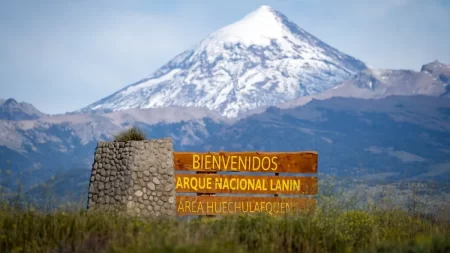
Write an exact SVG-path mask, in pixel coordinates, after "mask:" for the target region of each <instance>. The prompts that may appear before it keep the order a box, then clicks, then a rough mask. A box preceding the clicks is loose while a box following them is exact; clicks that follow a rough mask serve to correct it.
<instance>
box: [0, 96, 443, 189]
mask: <svg viewBox="0 0 450 253" xmlns="http://www.w3.org/2000/svg"><path fill="white" fill-rule="evenodd" d="M131 125H137V126H138V127H140V128H142V129H143V130H144V131H145V132H146V133H147V136H148V138H162V137H171V138H172V139H173V140H174V148H175V150H178V151H217V150H226V151H248V150H257V151H258V150H259V151H264V150H265V151H298V150H317V151H318V152H319V170H320V172H326V173H338V174H341V175H347V174H348V173H356V172H357V171H358V173H360V175H361V176H370V177H374V178H378V179H380V178H381V179H383V180H384V179H387V178H390V179H412V178H420V179H434V180H450V170H449V168H450V167H449V165H450V99H448V98H443V97H430V96H391V97H387V98H382V99H376V100H374V99H355V98H332V99H327V100H313V101H312V102H310V103H308V104H306V105H304V106H301V107H297V108H292V109H280V108H276V107H271V108H268V109H267V111H265V112H263V113H261V114H255V115H252V116H249V117H247V118H244V119H240V120H236V119H227V118H225V117H222V116H220V115H218V114H217V113H214V112H212V111H208V110H206V109H201V108H157V109H146V110H143V109H133V110H126V111H119V112H112V113H102V114H85V115H82V114H74V115H58V116H48V117H44V118H40V119H37V120H23V121H1V120H0V143H1V145H0V168H2V169H7V168H9V169H10V170H12V175H11V178H13V180H6V181H3V183H6V184H8V185H10V186H11V184H14V183H15V182H16V179H17V178H22V181H23V182H25V184H26V186H27V187H29V186H31V185H33V184H36V183H39V182H42V181H43V180H46V179H48V178H50V177H51V176H52V175H55V173H57V172H58V171H67V170H70V169H85V170H89V168H90V166H91V164H92V161H93V152H94V149H95V146H96V142H97V141H99V140H108V139H110V138H111V136H112V134H114V133H116V132H117V131H119V130H121V129H123V128H125V127H128V126H131ZM8 160H9V162H8ZM381 179H380V180H381ZM0 181H1V180H0ZM0 183H1V182H0Z"/></svg>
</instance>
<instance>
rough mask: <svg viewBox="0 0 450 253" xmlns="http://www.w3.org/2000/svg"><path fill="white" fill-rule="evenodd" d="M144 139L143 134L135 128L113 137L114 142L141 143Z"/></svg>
mask: <svg viewBox="0 0 450 253" xmlns="http://www.w3.org/2000/svg"><path fill="white" fill-rule="evenodd" d="M145 138H146V136H145V133H144V132H143V131H142V130H141V129H139V128H137V127H135V126H134V127H132V128H130V129H127V130H123V131H121V132H119V133H118V134H116V135H114V141H143V140H145Z"/></svg>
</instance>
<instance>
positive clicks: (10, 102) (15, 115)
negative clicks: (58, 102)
mask: <svg viewBox="0 0 450 253" xmlns="http://www.w3.org/2000/svg"><path fill="white" fill-rule="evenodd" d="M43 116H45V114H44V113H42V112H40V111H39V110H38V109H36V108H35V107H34V106H33V105H32V104H29V103H25V102H21V103H18V102H17V101H16V100H14V99H13V98H9V99H6V100H4V99H1V100H0V120H29V119H38V118H40V117H43Z"/></svg>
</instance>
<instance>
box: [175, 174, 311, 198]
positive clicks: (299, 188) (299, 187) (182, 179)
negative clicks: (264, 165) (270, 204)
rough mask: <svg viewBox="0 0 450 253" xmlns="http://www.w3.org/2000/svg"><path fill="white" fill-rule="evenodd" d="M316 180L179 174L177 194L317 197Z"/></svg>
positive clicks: (296, 177) (176, 187) (288, 177)
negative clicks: (297, 195) (298, 195)
mask: <svg viewBox="0 0 450 253" xmlns="http://www.w3.org/2000/svg"><path fill="white" fill-rule="evenodd" d="M317 188H318V185H317V177H300V176H272V175H270V176H249V175H236V174H176V175H175V190H176V192H178V193H179V192H199V193H253V194H307V195H314V194H317Z"/></svg>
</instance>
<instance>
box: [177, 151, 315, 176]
mask: <svg viewBox="0 0 450 253" xmlns="http://www.w3.org/2000/svg"><path fill="white" fill-rule="evenodd" d="M173 157H174V166H175V170H181V171H240V172H269V173H317V161H318V154H317V152H313V151H304V152H206V153H193V152H174V156H173Z"/></svg>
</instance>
